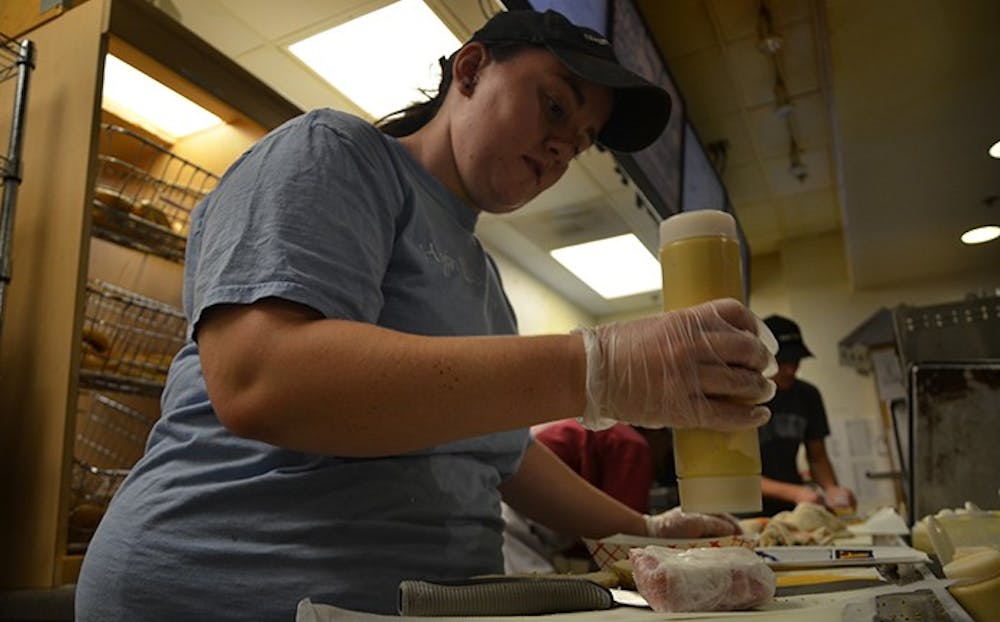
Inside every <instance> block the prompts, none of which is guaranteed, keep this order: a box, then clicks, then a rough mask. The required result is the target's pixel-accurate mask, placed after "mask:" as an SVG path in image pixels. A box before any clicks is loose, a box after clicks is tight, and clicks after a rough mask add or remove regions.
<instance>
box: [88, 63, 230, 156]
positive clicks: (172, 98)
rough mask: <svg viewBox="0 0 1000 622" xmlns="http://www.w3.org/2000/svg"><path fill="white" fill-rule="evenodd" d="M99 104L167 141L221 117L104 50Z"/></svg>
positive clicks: (220, 121) (198, 129)
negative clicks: (101, 97)
mask: <svg viewBox="0 0 1000 622" xmlns="http://www.w3.org/2000/svg"><path fill="white" fill-rule="evenodd" d="M103 96H104V98H103V100H102V102H101V107H102V108H104V109H105V110H107V111H108V112H110V113H112V114H116V115H118V116H119V117H121V118H123V119H125V120H126V121H128V122H129V123H134V124H136V125H138V126H139V127H142V128H144V129H146V130H149V131H150V132H153V133H154V134H156V135H157V136H159V137H161V138H163V139H164V140H166V141H168V142H171V143H172V142H175V141H176V140H177V139H178V138H181V137H183V136H187V135H188V134H194V133H195V132H199V131H201V130H204V129H208V128H210V127H213V126H215V125H221V124H222V123H223V121H222V119H220V118H219V117H217V116H215V115H214V114H212V113H211V112H209V111H207V110H205V109H204V108H202V107H201V106H199V105H198V104H196V103H194V102H193V101H191V100H190V99H188V98H186V97H184V96H183V95H181V94H180V93H178V92H177V91H174V90H172V89H170V88H167V87H166V86H164V85H162V84H160V83H159V82H157V81H156V80H154V79H152V78H150V77H149V76H147V75H146V74H144V73H142V72H141V71H139V70H138V69H136V68H134V67H132V66H131V65H128V64H126V63H124V62H122V61H121V60H119V59H117V58H115V57H114V56H112V55H111V54H108V55H107V57H106V58H105V61H104V92H103Z"/></svg>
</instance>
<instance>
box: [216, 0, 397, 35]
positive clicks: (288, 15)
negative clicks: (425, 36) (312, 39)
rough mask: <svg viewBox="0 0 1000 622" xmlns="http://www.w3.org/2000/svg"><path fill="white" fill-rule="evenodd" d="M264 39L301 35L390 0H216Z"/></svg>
mask: <svg viewBox="0 0 1000 622" xmlns="http://www.w3.org/2000/svg"><path fill="white" fill-rule="evenodd" d="M219 1H220V2H221V3H222V4H223V5H224V6H226V8H228V9H229V10H230V11H231V12H232V13H233V14H234V15H236V16H238V17H239V18H240V19H241V20H243V21H244V22H246V23H247V24H248V25H249V26H250V27H251V28H253V29H254V30H256V31H257V32H259V33H260V34H261V35H263V36H264V37H265V38H267V39H268V40H272V41H273V40H277V39H285V38H295V39H298V38H301V37H305V36H308V35H311V34H315V33H316V32H320V31H321V30H325V29H327V28H330V27H332V26H334V25H335V24H340V23H343V22H346V21H349V20H351V19H353V18H355V17H358V16H361V15H364V14H365V13H370V12H371V11H374V10H375V9H378V8H381V7H383V6H386V5H388V4H391V3H392V0H337V1H336V2H330V1H329V0H284V1H283V2H282V3H281V7H280V9H278V8H276V6H275V3H274V1H273V0H219Z"/></svg>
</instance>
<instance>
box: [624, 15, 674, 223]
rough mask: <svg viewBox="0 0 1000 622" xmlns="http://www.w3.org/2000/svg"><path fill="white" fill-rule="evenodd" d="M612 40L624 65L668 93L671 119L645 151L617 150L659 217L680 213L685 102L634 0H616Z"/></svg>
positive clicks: (633, 179)
mask: <svg viewBox="0 0 1000 622" xmlns="http://www.w3.org/2000/svg"><path fill="white" fill-rule="evenodd" d="M609 13H610V14H609V19H610V27H609V31H610V37H609V38H610V39H611V44H612V45H613V46H614V49H615V55H616V56H617V57H618V60H619V62H621V64H622V65H624V66H626V67H628V68H629V69H631V70H632V71H634V72H636V73H637V74H639V75H641V76H642V77H644V78H646V79H647V80H649V81H650V82H652V83H654V84H657V85H659V86H661V87H663V89H664V90H666V91H667V93H669V94H670V98H671V100H672V107H671V111H670V122H669V123H667V127H666V129H665V130H664V131H663V133H662V134H661V135H660V137H659V138H658V139H657V140H656V141H654V142H653V144H651V145H650V146H649V147H646V148H645V149H643V150H642V151H637V152H635V153H629V154H625V153H623V154H615V158H616V159H617V160H618V162H619V164H621V167H622V169H624V170H625V172H626V173H627V174H628V176H629V177H630V178H631V179H632V181H633V182H635V184H636V186H638V187H639V189H640V190H641V191H642V193H643V195H644V196H645V197H646V200H648V201H649V202H650V204H651V205H652V206H653V208H654V209H655V210H656V212H657V213H658V214H659V215H660V217H661V218H666V217H667V216H670V215H672V214H676V213H677V212H679V211H681V148H682V146H683V141H684V100H683V98H682V97H681V94H680V91H678V90H677V86H676V85H675V84H674V80H673V78H672V77H671V76H670V72H669V71H668V70H667V66H666V63H665V62H664V60H663V57H662V56H661V55H660V51H659V49H658V48H657V47H656V43H655V42H654V41H653V38H652V36H651V35H650V34H649V30H648V29H647V28H646V23H645V21H643V18H642V16H641V15H640V13H639V9H638V8H636V6H635V3H634V2H633V0H612V2H611V10H610V12H609Z"/></svg>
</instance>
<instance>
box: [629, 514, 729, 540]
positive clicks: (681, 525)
mask: <svg viewBox="0 0 1000 622" xmlns="http://www.w3.org/2000/svg"><path fill="white" fill-rule="evenodd" d="M645 518H646V535H647V536H649V537H651V538H711V537H713V536H733V535H737V534H740V533H743V529H742V528H740V522H739V521H738V520H736V517H735V516H733V515H732V514H701V513H699V512H684V511H683V510H681V508H680V507H676V508H673V509H670V510H667V511H666V512H662V513H660V514H654V515H652V516H650V515H648V514H647V515H646V516H645Z"/></svg>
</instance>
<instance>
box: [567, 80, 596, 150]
mask: <svg viewBox="0 0 1000 622" xmlns="http://www.w3.org/2000/svg"><path fill="white" fill-rule="evenodd" d="M559 77H560V78H561V79H562V81H563V82H565V83H566V84H567V85H568V86H569V88H570V90H571V91H573V98H574V99H575V100H576V105H577V106H580V107H581V108H582V107H583V106H584V104H586V103H587V98H586V97H584V96H583V89H581V88H580V82H579V81H580V78H578V77H576V76H575V75H573V74H571V73H560V74H559ZM587 137H588V138H589V139H590V144H591V145H593V144H594V143H596V142H597V130H594V129H592V128H591V129H588V130H587Z"/></svg>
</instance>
